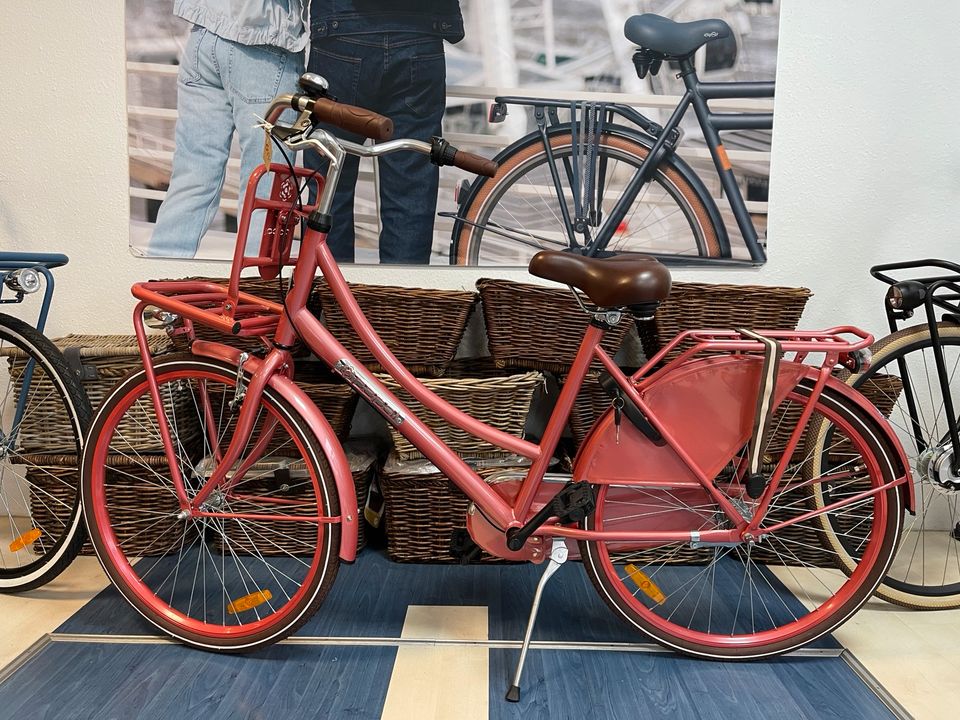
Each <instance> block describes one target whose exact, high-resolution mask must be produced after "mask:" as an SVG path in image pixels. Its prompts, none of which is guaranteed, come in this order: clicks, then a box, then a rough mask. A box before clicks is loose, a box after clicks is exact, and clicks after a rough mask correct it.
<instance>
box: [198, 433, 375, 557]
mask: <svg viewBox="0 0 960 720" xmlns="http://www.w3.org/2000/svg"><path fill="white" fill-rule="evenodd" d="M348 459H349V462H350V472H351V474H352V475H353V483H354V487H355V488H356V493H357V514H358V527H357V550H358V551H360V550H362V549H363V548H364V547H366V544H367V530H366V522H365V521H364V519H363V506H364V504H365V503H366V500H367V493H368V492H369V491H370V481H371V479H372V478H373V474H374V473H375V472H376V469H377V462H376V460H377V456H376V455H375V454H374V453H372V452H369V451H366V450H364V451H354V452H349V453H348ZM277 466H278V464H277V463H263V464H257V465H254V466H253V467H252V468H251V469H250V471H249V472H250V473H251V474H252V475H261V476H262V477H259V478H255V479H252V480H248V481H244V482H243V483H242V491H243V493H244V494H245V495H252V496H254V497H256V496H258V495H259V496H264V495H265V496H269V497H277V498H282V499H284V500H286V501H297V500H309V501H310V502H311V505H310V506H307V507H304V508H300V509H299V510H298V509H297V508H296V507H295V506H293V507H292V509H291V508H290V507H288V508H285V510H284V513H289V514H291V515H310V514H312V513H311V509H310V508H311V507H313V502H312V498H313V496H314V493H313V492H312V490H309V489H303V487H302V484H303V483H305V482H308V481H307V480H305V478H306V477H307V473H306V469H305V465H304V463H303V461H302V460H297V461H295V462H292V463H290V464H289V465H286V466H284V471H285V472H286V473H289V475H286V476H285V477H284V478H283V479H282V480H276V479H275V478H274V477H272V476H271V471H272V469H273V468H275V467H277ZM283 483H286V484H287V485H288V486H289V487H288V488H283V487H282V484H283ZM298 484H299V485H301V488H300V489H298ZM231 509H232V510H233V511H234V512H243V511H244V510H245V508H244V506H243V502H242V501H241V502H237V501H234V502H232V503H231ZM246 510H247V511H248V512H263V508H262V507H260V506H258V505H256V504H252V505H250V506H249V507H248V508H246ZM224 525H225V527H224V531H225V533H226V535H227V537H229V538H230V549H231V550H233V552H238V553H246V554H257V555H264V556H276V555H301V556H303V555H309V554H311V553H312V551H313V548H314V546H315V544H316V540H317V526H316V525H314V524H311V523H306V522H303V523H301V522H283V523H271V524H263V523H261V524H260V525H258V526H257V532H256V538H255V540H256V546H255V547H254V544H253V543H252V542H251V536H250V535H248V534H247V533H245V532H244V530H243V528H242V527H241V526H240V525H238V524H237V523H235V522H230V521H227V522H226V523H224ZM214 546H215V547H217V548H218V549H219V548H221V547H222V543H219V542H216V541H215V542H214Z"/></svg>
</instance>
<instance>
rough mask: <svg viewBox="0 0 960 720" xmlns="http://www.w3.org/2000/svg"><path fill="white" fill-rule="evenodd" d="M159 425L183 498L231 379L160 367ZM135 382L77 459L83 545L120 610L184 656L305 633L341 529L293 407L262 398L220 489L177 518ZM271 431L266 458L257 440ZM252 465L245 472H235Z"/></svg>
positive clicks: (169, 363)
mask: <svg viewBox="0 0 960 720" xmlns="http://www.w3.org/2000/svg"><path fill="white" fill-rule="evenodd" d="M154 369H155V372H156V376H157V383H158V386H159V390H160V397H161V399H162V401H163V405H164V408H163V411H164V413H165V414H166V417H167V418H168V424H169V427H170V431H171V434H172V435H173V442H174V447H175V450H176V455H177V462H178V466H179V469H180V472H181V473H182V475H183V479H184V485H185V489H186V492H187V495H188V497H193V496H195V495H196V493H197V492H198V491H199V489H200V488H201V487H202V486H203V485H204V483H205V482H206V480H207V479H208V478H209V477H210V475H211V473H212V472H213V470H214V468H216V467H217V466H218V464H219V458H220V456H221V453H222V452H223V451H225V450H226V448H227V445H228V444H229V441H230V439H231V437H232V434H233V430H234V427H235V424H236V420H237V415H238V414H239V404H237V405H236V406H235V407H231V404H232V401H233V400H234V399H235V396H236V392H235V391H236V375H237V371H236V368H235V367H230V366H227V365H225V364H222V363H219V362H215V361H212V360H207V359H201V358H194V357H184V358H172V359H170V360H166V361H164V362H161V363H156V364H155V365H154ZM156 417H157V416H156V414H155V413H154V408H153V402H152V400H151V397H150V391H149V386H148V384H147V379H146V375H145V373H144V372H143V371H141V372H138V373H136V374H134V375H132V376H130V377H129V378H127V379H126V380H125V381H124V382H123V383H121V384H120V385H119V386H118V387H117V388H115V389H114V390H113V392H111V394H110V395H109V396H108V398H107V399H106V400H105V402H104V404H103V406H102V407H101V409H100V411H99V412H98V413H97V417H96V418H95V420H94V424H93V428H92V430H91V434H90V442H89V445H88V447H87V449H86V452H85V453H84V457H83V474H82V481H81V482H82V489H83V497H84V503H85V510H84V512H85V515H86V518H87V523H88V525H89V528H90V538H91V540H92V542H93V546H94V548H95V549H96V551H97V556H98V557H99V558H100V561H101V563H102V564H103V567H104V569H105V570H106V572H107V574H108V576H109V577H110V579H111V580H112V581H113V583H114V585H116V587H117V589H118V590H120V592H121V593H122V594H123V596H124V597H125V598H126V599H127V600H128V601H129V602H130V603H131V604H132V605H133V606H134V607H135V608H136V609H137V610H138V611H139V612H140V613H141V614H142V615H143V616H144V617H145V618H146V619H147V620H149V621H150V622H152V623H153V624H154V625H156V626H157V627H159V628H161V629H162V630H164V631H165V632H167V633H169V634H170V635H172V636H174V637H176V638H177V639H179V640H182V641H183V642H186V643H189V644H191V645H194V646H197V647H202V648H206V649H213V650H227V651H247V650H252V649H254V648H257V647H261V646H265V645H269V644H271V643H274V642H276V641H278V640H280V639H282V638H284V637H286V636H287V635H289V634H290V633H291V632H293V631H294V630H296V629H297V628H298V627H299V626H300V625H302V624H303V623H304V622H306V621H307V620H308V619H309V618H310V616H311V615H312V614H313V612H314V611H315V610H316V609H317V608H318V607H319V606H320V604H321V603H322V602H323V599H324V597H325V596H326V594H327V592H328V591H329V589H330V587H331V585H332V584H333V580H334V578H335V577H336V573H337V568H338V565H339V559H338V556H337V551H338V547H339V536H340V527H339V524H337V523H335V522H331V521H329V520H328V521H324V520H323V518H333V517H336V516H337V515H339V505H338V498H337V494H336V489H335V485H334V481H333V475H332V472H331V470H330V467H329V465H328V463H327V460H326V458H325V456H324V454H323V451H322V449H321V447H320V444H319V442H318V440H317V439H316V437H315V436H314V435H313V433H312V432H311V431H310V429H309V427H307V425H306V424H305V422H304V421H303V419H302V418H301V417H300V416H299V415H298V414H297V412H296V411H295V410H294V409H293V407H292V406H291V405H290V404H289V403H288V402H287V401H286V400H285V399H284V398H283V397H281V396H280V395H278V394H277V393H276V392H274V391H273V390H271V389H270V388H267V389H266V391H265V392H264V394H263V399H262V404H261V406H260V408H259V409H258V412H257V415H256V420H255V425H254V430H253V434H252V436H251V439H250V441H249V442H248V444H247V446H246V447H245V448H244V451H243V452H242V453H241V457H240V459H239V460H238V462H237V463H236V464H235V465H234V466H233V467H232V468H231V470H230V471H229V473H230V474H229V475H228V483H227V484H226V485H224V486H221V487H220V488H218V489H216V490H215V491H214V492H213V494H211V495H210V496H209V498H208V499H207V501H206V502H205V504H204V505H203V506H202V509H203V510H204V514H200V513H196V512H193V511H191V512H184V511H182V510H181V507H180V504H179V500H178V496H177V492H176V490H175V488H174V485H173V481H172V479H171V473H170V467H169V465H168V464H167V461H166V458H165V456H163V455H157V454H156V453H157V449H159V448H160V447H162V445H161V443H160V432H159V424H158V423H157V419H156ZM271 427H272V428H273V436H272V439H271V441H270V443H269V444H268V445H267V447H266V450H265V451H263V452H261V453H258V456H256V457H251V453H252V452H253V451H254V447H255V445H256V440H257V438H259V437H261V433H264V432H268V431H269V429H270V428H271ZM248 457H250V458H251V459H252V460H255V463H254V464H253V466H252V467H250V468H249V469H248V470H246V471H245V472H242V473H241V472H240V471H241V468H240V465H241V464H242V463H243V462H244V460H246V459H247V458H248Z"/></svg>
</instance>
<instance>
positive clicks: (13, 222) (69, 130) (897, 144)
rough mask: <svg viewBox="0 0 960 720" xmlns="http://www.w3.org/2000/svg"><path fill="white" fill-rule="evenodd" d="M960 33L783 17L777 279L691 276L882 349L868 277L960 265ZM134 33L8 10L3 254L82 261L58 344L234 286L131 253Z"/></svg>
mask: <svg viewBox="0 0 960 720" xmlns="http://www.w3.org/2000/svg"><path fill="white" fill-rule="evenodd" d="M94 7H96V10H95V11H94V10H93V8H94ZM958 27H960V4H958V3H943V2H935V1H934V0H917V1H916V2H913V3H909V4H907V3H904V2H903V1H902V0H875V1H874V2H870V3H866V2H858V3H854V2H847V3H836V2H828V1H827V0H802V1H801V0H783V4H782V10H781V28H780V55H779V60H778V78H777V82H778V86H777V87H778V92H777V100H776V132H775V134H774V145H773V163H772V167H771V183H770V186H771V187H770V217H769V229H770V245H771V248H770V261H769V263H768V264H767V265H766V266H765V267H763V268H762V269H760V270H756V271H737V272H729V271H714V272H704V271H700V272H690V271H683V272H678V273H677V276H678V277H680V278H682V279H687V280H689V279H698V280H704V279H706V280H714V281H717V282H753V283H760V284H770V285H772V284H787V285H806V286H807V287H810V288H812V289H813V291H814V292H815V294H816V297H815V298H814V299H813V300H812V301H811V305H810V306H809V308H808V310H807V314H806V315H805V319H804V325H806V326H808V327H812V326H815V325H824V326H825V325H829V324H838V323H841V322H852V323H858V324H861V325H863V326H865V327H867V328H868V329H870V330H873V331H875V332H882V331H883V330H884V324H883V321H882V317H883V316H882V311H881V307H880V298H881V296H882V292H883V288H882V287H881V286H880V285H879V284H878V283H877V282H875V281H873V280H872V279H871V278H870V277H869V275H868V274H867V268H868V266H869V265H870V264H871V263H875V262H880V261H888V260H894V259H899V258H909V257H923V256H943V257H947V258H952V259H957V260H960V252H957V251H956V250H957V248H958V244H957V241H956V237H957V234H956V230H955V225H956V220H955V218H954V215H955V210H956V209H957V208H960V140H958V135H960V128H958V118H960V95H958V93H957V91H956V88H955V87H954V81H955V74H956V71H957V69H958V68H960V42H958V41H957V35H956V32H957V28H958ZM123 33H124V28H123V1H122V0H99V1H98V2H97V3H96V4H95V6H94V5H91V4H87V3H78V2H70V3H64V2H54V0H36V1H35V2H33V3H6V4H5V6H4V20H3V23H2V24H0V138H2V141H0V247H2V248H4V249H15V250H46V251H63V252H66V253H68V254H70V256H71V263H70V265H69V266H68V267H67V268H66V269H64V270H63V271H60V272H59V273H58V275H57V277H58V280H59V291H58V302H57V305H56V307H55V310H54V314H53V317H52V319H51V324H50V330H51V332H52V333H53V334H64V333H67V332H89V333H106V332H129V331H130V318H129V313H130V312H131V310H132V307H133V302H132V298H131V296H130V294H129V286H130V284H131V283H132V282H134V281H136V280H139V279H145V278H151V277H160V276H179V275H187V274H191V273H193V274H204V273H205V274H222V273H225V271H226V270H225V266H220V265H211V264H199V263H193V262H190V263H179V262H176V261H161V260H144V259H139V258H134V257H132V256H131V255H130V254H129V252H128V251H127V232H128V230H127V228H128V219H127V205H128V201H127V186H128V185H127V182H128V181H127V168H126V126H125V113H124V106H125V78H124V46H123ZM937 93H943V95H942V96H939V97H938V96H937ZM490 274H492V273H491V270H490V269H486V270H472V269H455V268H418V269H409V268H407V269H386V268H366V269H365V268H350V269H348V270H347V276H348V278H350V279H354V280H360V281H366V282H380V283H388V284H389V283H395V284H407V285H433V286H439V287H472V285H473V282H474V281H475V280H476V278H478V277H481V276H483V275H490ZM497 275H499V276H504V277H511V278H515V279H522V278H524V277H525V274H524V273H523V272H522V271H502V270H498V271H497Z"/></svg>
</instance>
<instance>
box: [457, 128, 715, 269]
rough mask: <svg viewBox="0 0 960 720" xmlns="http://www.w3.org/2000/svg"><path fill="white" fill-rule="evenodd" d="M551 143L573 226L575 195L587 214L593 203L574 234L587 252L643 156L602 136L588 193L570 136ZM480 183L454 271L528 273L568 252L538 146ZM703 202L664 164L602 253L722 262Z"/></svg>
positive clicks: (466, 211)
mask: <svg viewBox="0 0 960 720" xmlns="http://www.w3.org/2000/svg"><path fill="white" fill-rule="evenodd" d="M550 143H551V147H552V149H553V155H554V161H553V163H552V165H553V169H555V170H556V172H557V173H558V176H559V178H560V184H561V189H562V192H563V198H564V202H565V203H566V205H567V207H568V208H569V211H570V217H571V220H572V219H573V217H574V216H575V212H574V207H575V205H574V195H575V194H577V195H578V196H579V197H580V198H583V199H584V204H585V206H586V205H589V202H590V201H589V198H590V197H591V196H592V197H593V198H594V206H595V207H596V208H597V209H598V210H599V211H600V212H599V213H598V214H597V215H596V216H595V217H594V218H589V219H588V220H587V221H586V223H585V225H584V227H583V228H581V229H579V230H577V231H575V233H574V237H575V239H576V242H577V243H578V244H579V245H585V244H586V242H587V241H589V239H590V238H592V237H595V236H596V234H597V231H598V230H599V228H600V227H601V226H602V225H603V224H604V223H605V222H606V221H607V218H608V217H609V216H610V212H611V210H612V209H613V207H614V206H615V205H616V203H617V201H618V200H619V199H620V197H621V195H622V194H623V190H624V188H625V187H626V185H627V183H629V181H630V180H631V179H632V178H633V177H634V175H635V174H636V173H637V171H638V169H639V167H640V165H641V164H642V163H643V161H644V159H645V158H646V157H647V154H648V152H649V150H648V149H647V147H646V146H644V145H641V144H640V143H638V142H635V141H633V140H629V139H627V138H624V137H621V136H619V135H613V134H605V135H603V136H602V138H601V140H600V143H599V146H598V150H597V158H596V160H595V162H594V164H595V171H594V182H593V187H592V188H586V187H585V184H586V183H585V182H584V181H583V180H582V178H583V176H584V168H585V167H586V164H585V162H584V159H583V158H581V157H575V156H574V152H573V136H572V135H571V134H569V133H566V134H558V135H555V136H553V137H552V138H551V140H550ZM572 163H578V180H579V181H580V182H579V183H578V184H579V185H580V187H579V188H577V187H575V186H574V185H573V183H572V181H571V173H570V171H569V168H571V167H572ZM480 182H481V183H482V184H481V185H480V186H479V187H478V188H477V191H476V192H475V193H473V195H472V196H471V198H470V199H469V201H468V202H467V204H466V205H465V206H464V207H462V208H461V210H460V216H461V217H463V218H464V220H465V221H466V222H464V223H463V225H462V228H461V229H460V231H459V232H458V233H457V235H456V236H455V237H454V238H453V248H452V252H451V255H452V262H453V264H456V265H504V264H506V265H526V264H527V263H528V262H529V260H530V258H531V257H533V255H535V254H536V253H537V252H539V251H540V250H563V249H566V248H568V247H570V239H569V236H568V234H567V229H566V224H565V223H564V220H563V215H562V212H561V209H560V207H561V206H560V199H559V197H558V193H557V188H556V185H555V184H554V181H553V176H552V172H551V162H550V159H549V158H548V157H547V153H546V150H545V149H544V147H543V144H542V143H541V142H539V141H537V142H532V143H530V144H529V145H526V146H523V147H520V148H518V149H517V151H516V152H515V153H513V154H511V155H510V156H509V157H507V158H503V159H501V161H500V167H499V170H498V171H497V174H496V176H495V177H493V178H489V179H484V180H481V181H480ZM708 202H709V201H708V200H705V199H704V198H702V197H701V196H700V194H699V193H698V192H697V190H696V189H694V188H693V187H692V186H691V185H690V184H689V183H688V182H687V180H686V179H685V178H684V177H683V175H682V174H681V173H680V172H679V171H678V170H677V169H676V167H674V165H673V164H672V163H671V162H670V160H669V159H667V160H664V161H662V162H661V164H660V167H659V168H658V169H657V171H656V173H654V177H653V179H652V180H651V181H650V182H648V183H647V184H646V185H645V186H644V187H643V188H642V189H641V190H640V193H639V195H638V196H637V198H636V199H635V200H634V202H633V204H632V205H631V206H630V207H629V208H627V211H626V214H625V215H624V218H623V220H622V221H621V222H620V223H619V225H618V227H617V230H616V232H615V233H614V236H613V238H612V239H611V240H610V243H609V245H608V246H607V247H606V250H608V251H613V252H643V253H663V254H668V255H675V256H680V257H683V256H690V257H724V253H723V250H722V247H721V243H720V241H719V239H718V232H717V229H716V228H715V227H714V225H713V223H712V221H711V218H710V213H709V211H708V209H707V203H708ZM727 255H729V252H728V253H727Z"/></svg>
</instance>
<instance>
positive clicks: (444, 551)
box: [380, 456, 527, 563]
mask: <svg viewBox="0 0 960 720" xmlns="http://www.w3.org/2000/svg"><path fill="white" fill-rule="evenodd" d="M511 470H519V471H520V472H522V473H526V471H527V468H523V467H519V466H518V467H510V466H507V465H497V466H494V467H487V468H478V469H477V473H478V474H479V475H480V477H482V478H485V479H486V478H488V477H490V476H491V475H495V474H497V473H500V472H504V471H511ZM380 488H381V490H382V491H383V499H384V512H385V514H386V523H387V526H386V527H387V553H388V554H389V555H390V559H391V560H393V561H395V562H421V563H456V562H458V560H457V559H456V558H454V557H453V555H451V554H450V539H451V537H452V536H453V533H454V531H456V530H459V529H463V528H466V526H467V507H468V506H469V504H470V501H469V500H468V499H467V497H466V496H465V495H464V494H463V493H462V492H460V489H459V488H458V487H457V486H456V485H454V484H453V482H452V481H450V480H449V479H448V478H447V476H446V475H444V474H443V473H441V472H440V471H438V470H437V469H436V468H435V467H434V466H433V465H431V464H430V463H429V462H428V461H426V460H413V461H410V462H404V461H398V460H397V458H396V457H395V456H391V457H390V459H389V460H388V461H387V465H386V466H385V467H384V469H383V471H382V473H381V475H380ZM480 560H481V562H503V561H502V560H501V559H500V558H496V557H494V556H492V555H488V554H487V553H483V554H482V556H481V559H480Z"/></svg>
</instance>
